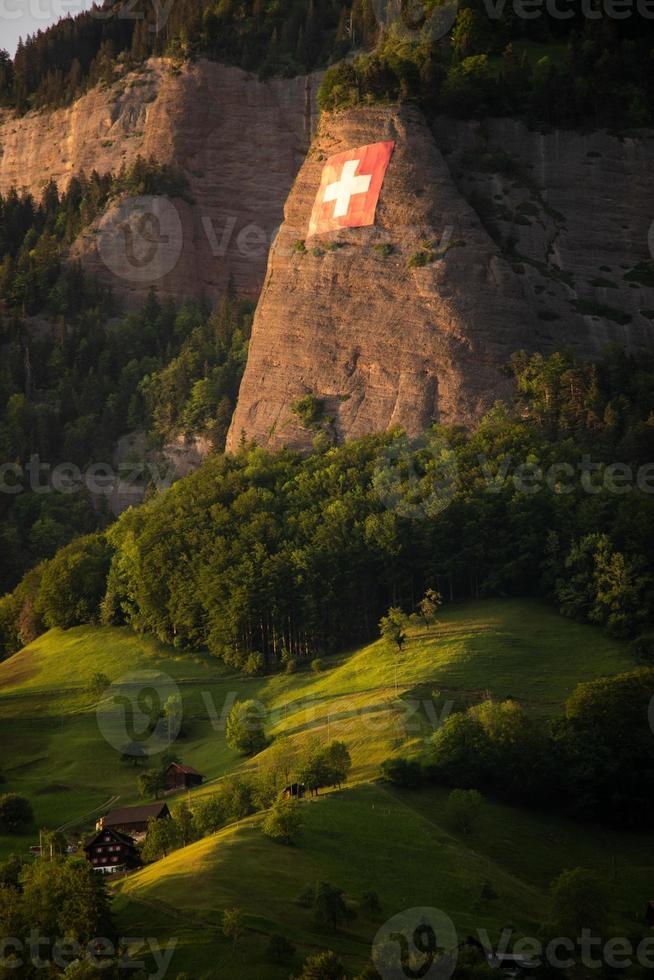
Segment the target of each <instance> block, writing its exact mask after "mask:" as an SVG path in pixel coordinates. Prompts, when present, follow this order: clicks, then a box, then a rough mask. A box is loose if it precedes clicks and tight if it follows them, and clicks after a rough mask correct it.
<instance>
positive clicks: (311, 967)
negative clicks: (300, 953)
mask: <svg viewBox="0 0 654 980" xmlns="http://www.w3.org/2000/svg"><path fill="white" fill-rule="evenodd" d="M298 980H346V973H345V967H344V966H343V964H342V963H341V961H340V960H339V958H338V956H337V955H336V953H332V951H331V950H329V951H328V952H326V953H316V954H315V955H314V956H310V957H309V958H308V959H307V960H305V963H304V967H303V969H302V973H301V974H300V976H299V978H298Z"/></svg>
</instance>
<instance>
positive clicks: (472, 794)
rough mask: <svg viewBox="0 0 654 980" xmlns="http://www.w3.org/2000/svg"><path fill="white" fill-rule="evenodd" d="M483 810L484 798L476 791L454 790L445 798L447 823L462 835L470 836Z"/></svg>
mask: <svg viewBox="0 0 654 980" xmlns="http://www.w3.org/2000/svg"><path fill="white" fill-rule="evenodd" d="M483 808H484V798H483V796H482V795H481V793H478V792H477V790H476V789H455V790H452V792H451V793H450V795H449V796H448V798H447V804H446V806H445V813H446V815H447V819H448V822H449V823H450V824H452V825H453V826H454V827H456V829H457V830H460V831H461V833H462V834H471V833H472V831H473V829H474V825H475V823H476V822H477V820H478V819H479V817H480V815H481V812H482V810H483Z"/></svg>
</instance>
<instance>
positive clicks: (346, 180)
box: [323, 160, 372, 218]
mask: <svg viewBox="0 0 654 980" xmlns="http://www.w3.org/2000/svg"><path fill="white" fill-rule="evenodd" d="M360 163H361V161H360V160H348V161H347V163H345V164H343V173H342V174H341V179H340V180H339V181H337V182H336V183H335V184H328V185H327V187H326V188H325V196H324V197H323V201H324V202H325V203H326V204H327V203H328V202H330V201H336V207H335V208H334V217H335V218H344V217H345V215H346V214H347V213H348V211H349V210H350V198H351V197H353V196H354V195H355V194H367V193H368V191H369V189H370V182H371V181H372V174H366V175H365V176H360V177H357V176H356V172H357V167H358V166H359V164H360Z"/></svg>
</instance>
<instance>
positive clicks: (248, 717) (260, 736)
mask: <svg viewBox="0 0 654 980" xmlns="http://www.w3.org/2000/svg"><path fill="white" fill-rule="evenodd" d="M262 714H263V711H262V706H261V705H260V704H259V703H258V702H257V701H237V702H236V703H235V704H234V706H233V708H232V710H231V711H230V712H229V717H228V718H227V727H226V729H225V738H226V739H227V744H228V745H229V747H230V748H232V749H234V750H235V751H236V752H241V753H242V754H243V755H254V754H255V753H256V752H260V751H261V750H262V749H263V748H265V746H266V735H265V732H264V728H263V718H262Z"/></svg>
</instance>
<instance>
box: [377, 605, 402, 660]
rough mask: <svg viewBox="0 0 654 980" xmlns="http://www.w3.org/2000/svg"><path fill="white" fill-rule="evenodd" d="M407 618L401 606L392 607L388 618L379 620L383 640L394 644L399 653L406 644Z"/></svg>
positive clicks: (384, 617)
mask: <svg viewBox="0 0 654 980" xmlns="http://www.w3.org/2000/svg"><path fill="white" fill-rule="evenodd" d="M406 624H407V617H406V615H405V614H404V613H403V612H402V610H401V609H400V607H399V606H391V608H390V609H389V610H388V614H387V615H386V616H382V618H381V619H380V620H379V633H380V636H381V637H382V639H384V640H388V642H389V643H394V644H395V646H396V647H397V649H398V652H399V651H400V650H401V649H402V647H403V646H404V644H405V642H406Z"/></svg>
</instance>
